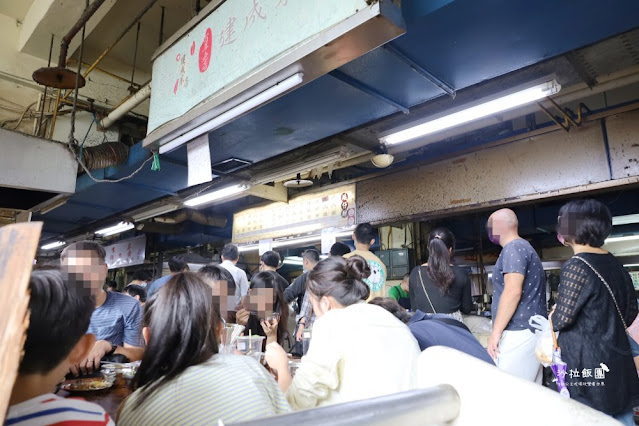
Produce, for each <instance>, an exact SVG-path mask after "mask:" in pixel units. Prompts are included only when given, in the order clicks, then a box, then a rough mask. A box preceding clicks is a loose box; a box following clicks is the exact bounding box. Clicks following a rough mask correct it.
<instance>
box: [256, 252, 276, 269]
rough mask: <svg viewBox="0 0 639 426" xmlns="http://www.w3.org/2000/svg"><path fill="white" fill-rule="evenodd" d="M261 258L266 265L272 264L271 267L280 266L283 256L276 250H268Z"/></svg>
mask: <svg viewBox="0 0 639 426" xmlns="http://www.w3.org/2000/svg"><path fill="white" fill-rule="evenodd" d="M260 260H261V261H262V262H264V264H265V265H266V266H270V267H271V268H277V267H278V266H280V260H281V258H280V255H279V254H277V253H276V252H274V251H267V252H266V253H264V254H263V255H262V257H261V258H260Z"/></svg>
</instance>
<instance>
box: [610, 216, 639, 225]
mask: <svg viewBox="0 0 639 426" xmlns="http://www.w3.org/2000/svg"><path fill="white" fill-rule="evenodd" d="M631 223H639V214H627V215H624V216H614V217H613V218H612V226H617V225H629V224H631Z"/></svg>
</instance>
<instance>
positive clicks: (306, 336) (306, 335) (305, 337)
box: [302, 328, 311, 355]
mask: <svg viewBox="0 0 639 426" xmlns="http://www.w3.org/2000/svg"><path fill="white" fill-rule="evenodd" d="M310 344H311V330H310V329H309V328H305V329H304V331H303V332H302V355H306V352H308V347H309V346H310Z"/></svg>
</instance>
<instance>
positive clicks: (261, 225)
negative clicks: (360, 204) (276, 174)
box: [233, 185, 355, 243]
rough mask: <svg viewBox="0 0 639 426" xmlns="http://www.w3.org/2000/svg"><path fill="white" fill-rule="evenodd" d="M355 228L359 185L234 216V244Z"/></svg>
mask: <svg viewBox="0 0 639 426" xmlns="http://www.w3.org/2000/svg"><path fill="white" fill-rule="evenodd" d="M352 225H355V185H345V186H341V187H338V188H331V189H327V190H325V191H322V192H316V193H313V194H309V195H303V196H301V197H297V198H294V199H292V200H290V201H289V202H288V203H273V204H269V205H268V206H264V207H256V208H252V209H248V210H244V211H242V212H239V213H236V214H235V215H234V216H233V242H234V243H245V242H251V241H258V240H265V239H268V238H280V237H287V236H291V235H297V234H303V233H308V232H313V231H320V230H322V229H326V228H342V227H347V226H352Z"/></svg>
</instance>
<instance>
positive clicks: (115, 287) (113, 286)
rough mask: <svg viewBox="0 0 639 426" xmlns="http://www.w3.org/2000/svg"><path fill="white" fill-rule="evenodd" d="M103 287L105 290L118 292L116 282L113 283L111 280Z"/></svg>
mask: <svg viewBox="0 0 639 426" xmlns="http://www.w3.org/2000/svg"><path fill="white" fill-rule="evenodd" d="M105 285H106V287H107V288H111V289H113V290H112V291H119V290H118V283H117V282H116V281H113V280H110V281H107V282H106V284H105Z"/></svg>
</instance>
